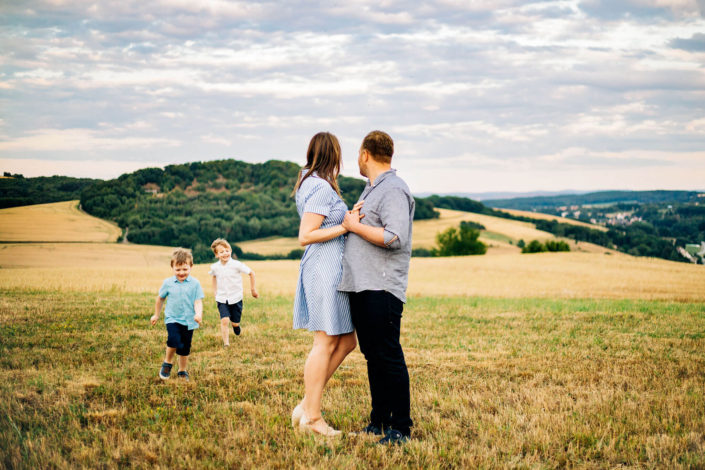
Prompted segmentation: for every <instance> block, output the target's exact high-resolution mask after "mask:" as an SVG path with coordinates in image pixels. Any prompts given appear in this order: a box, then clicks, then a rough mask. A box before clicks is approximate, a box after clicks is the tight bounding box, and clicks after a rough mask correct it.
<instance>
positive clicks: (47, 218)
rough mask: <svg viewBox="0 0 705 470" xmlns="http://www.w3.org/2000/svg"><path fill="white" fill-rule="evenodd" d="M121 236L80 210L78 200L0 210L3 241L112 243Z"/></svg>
mask: <svg viewBox="0 0 705 470" xmlns="http://www.w3.org/2000/svg"><path fill="white" fill-rule="evenodd" d="M121 233H122V231H121V230H120V228H119V227H118V226H117V225H115V224H112V223H110V222H106V221H104V220H102V219H98V218H96V217H91V216H90V215H88V214H86V213H85V212H82V211H81V210H79V209H78V201H65V202H54V203H51V204H37V205H35V206H23V207H12V208H9V209H0V241H2V242H17V241H21V242H27V241H33V242H114V241H115V240H117V239H118V237H119V236H120V234H121Z"/></svg>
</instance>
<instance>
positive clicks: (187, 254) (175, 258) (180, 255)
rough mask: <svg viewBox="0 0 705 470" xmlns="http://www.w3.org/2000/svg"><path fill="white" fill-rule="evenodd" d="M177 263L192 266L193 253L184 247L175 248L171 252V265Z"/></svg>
mask: <svg viewBox="0 0 705 470" xmlns="http://www.w3.org/2000/svg"><path fill="white" fill-rule="evenodd" d="M178 264H188V265H189V266H193V255H192V254H191V250H187V249H186V248H177V249H175V250H174V252H173V253H172V254H171V267H172V268H173V267H174V266H175V265H178Z"/></svg>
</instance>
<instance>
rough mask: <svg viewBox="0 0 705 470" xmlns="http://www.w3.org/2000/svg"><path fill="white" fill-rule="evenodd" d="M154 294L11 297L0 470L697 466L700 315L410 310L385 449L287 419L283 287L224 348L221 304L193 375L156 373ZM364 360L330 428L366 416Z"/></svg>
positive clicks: (503, 302)
mask: <svg viewBox="0 0 705 470" xmlns="http://www.w3.org/2000/svg"><path fill="white" fill-rule="evenodd" d="M152 305H153V295H151V294H146V293H145V294H136V293H135V294H133V293H118V292H112V293H101V294H99V295H97V294H95V293H90V292H88V293H79V292H72V293H71V294H70V295H67V294H66V293H57V292H53V291H41V290H36V289H11V290H3V292H2V300H1V301H0V329H1V331H0V351H1V354H0V369H1V370H2V376H3V381H2V383H1V384H0V397H1V398H2V399H1V400H0V443H1V445H0V462H2V464H3V465H4V467H5V468H47V467H51V468H76V467H88V468H96V467H105V468H113V467H115V468H117V467H152V466H159V467H161V468H232V467H245V468H361V469H362V468H379V467H386V466H389V467H392V468H478V467H480V468H481V467H485V468H506V467H519V468H555V467H593V468H594V467H598V468H608V467H609V468H614V467H632V468H642V467H647V468H648V467H662V468H665V467H668V468H679V467H680V468H702V467H703V466H705V394H704V390H705V359H704V357H703V348H704V347H705V306H704V305H703V304H702V303H695V304H694V303H673V302H658V301H641V300H586V299H581V300H566V299H531V298H520V299H501V298H481V297H473V298H466V297H462V298H458V297H449V298H442V297H419V298H413V299H411V300H410V302H409V304H408V305H407V307H406V310H405V313H404V317H405V319H404V322H403V331H402V342H403V344H404V346H405V354H406V357H407V362H408V364H409V372H410V376H411V388H412V417H413V419H414V420H415V422H416V425H415V427H414V430H413V432H414V434H413V436H414V439H413V440H412V442H411V443H409V444H408V445H406V446H404V447H402V448H395V449H389V448H380V447H377V446H375V445H374V444H373V443H372V442H371V441H369V440H368V439H364V438H358V437H354V436H344V437H343V438H341V439H331V440H326V439H324V438H318V437H313V436H307V435H301V434H298V433H295V432H294V431H292V429H291V428H290V426H289V422H288V421H289V414H290V412H291V409H292V408H293V407H294V405H295V404H296V403H297V401H298V400H299V399H300V398H301V390H302V383H301V370H302V367H303V362H304V360H305V356H306V354H307V352H308V349H309V347H310V341H311V337H310V335H309V334H307V333H304V332H296V331H292V330H291V313H290V312H291V305H292V298H291V297H288V296H277V297H263V298H261V299H259V300H257V301H255V300H246V307H245V315H244V320H243V325H244V330H243V335H242V336H241V337H239V338H236V341H234V346H233V347H231V349H229V350H224V349H223V348H222V347H221V345H220V340H219V338H218V332H217V320H216V318H217V317H216V312H215V308H214V305H213V302H210V301H208V302H206V312H205V319H206V325H205V327H204V328H202V329H201V330H199V331H197V332H196V335H195V340H194V347H193V353H192V359H191V364H190V371H191V374H192V381H191V382H190V383H187V384H185V383H178V382H177V381H176V380H171V381H169V382H167V383H163V382H161V381H160V380H159V379H158V378H157V370H158V366H159V363H160V361H161V358H162V355H163V341H164V339H165V333H164V328H163V326H161V325H160V326H156V327H149V326H148V318H149V316H150V314H151V309H152ZM368 410H369V398H368V391H367V384H366V369H365V366H364V361H363V359H362V356H361V355H360V353H359V352H358V351H355V352H354V353H353V354H352V355H351V356H350V357H349V358H348V359H347V360H346V361H345V362H344V364H343V366H342V367H341V369H340V370H339V371H338V372H337V374H336V375H335V376H334V378H333V379H332V380H331V382H330V384H329V386H328V388H327V390H326V393H325V396H324V412H325V416H326V419H327V420H328V421H329V422H330V423H331V424H332V425H334V426H336V427H338V428H340V429H342V430H343V431H346V432H349V431H354V430H356V429H358V428H360V427H361V426H363V425H365V424H366V414H367V412H368Z"/></svg>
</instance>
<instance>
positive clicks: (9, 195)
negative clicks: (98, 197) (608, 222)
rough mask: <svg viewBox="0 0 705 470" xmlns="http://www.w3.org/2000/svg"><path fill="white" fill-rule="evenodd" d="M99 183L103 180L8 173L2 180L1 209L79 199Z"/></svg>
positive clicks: (0, 183) (0, 186) (0, 192)
mask: <svg viewBox="0 0 705 470" xmlns="http://www.w3.org/2000/svg"><path fill="white" fill-rule="evenodd" d="M98 181H101V180H98V179H91V178H72V177H70V176H39V177H36V178H25V177H24V176H23V175H20V174H10V173H7V172H6V173H5V176H4V177H3V178H0V209H5V208H8V207H19V206H31V205H34V204H46V203H49V202H61V201H70V200H72V199H78V198H80V197H81V191H82V190H83V189H84V188H86V187H88V186H90V185H91V184H94V183H96V182H98Z"/></svg>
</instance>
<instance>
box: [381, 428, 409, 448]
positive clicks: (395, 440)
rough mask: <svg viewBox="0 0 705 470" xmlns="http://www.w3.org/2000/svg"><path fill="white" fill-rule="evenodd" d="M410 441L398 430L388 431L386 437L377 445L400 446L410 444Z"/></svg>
mask: <svg viewBox="0 0 705 470" xmlns="http://www.w3.org/2000/svg"><path fill="white" fill-rule="evenodd" d="M409 439H410V438H409V436H408V435H404V434H402V433H401V432H400V431H397V430H396V429H387V432H386V433H384V437H383V438H382V439H380V440H379V441H378V442H377V443H378V444H383V445H387V444H388V445H400V444H405V443H406V442H409Z"/></svg>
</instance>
